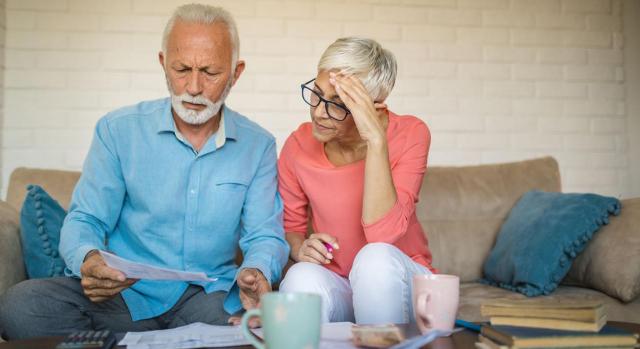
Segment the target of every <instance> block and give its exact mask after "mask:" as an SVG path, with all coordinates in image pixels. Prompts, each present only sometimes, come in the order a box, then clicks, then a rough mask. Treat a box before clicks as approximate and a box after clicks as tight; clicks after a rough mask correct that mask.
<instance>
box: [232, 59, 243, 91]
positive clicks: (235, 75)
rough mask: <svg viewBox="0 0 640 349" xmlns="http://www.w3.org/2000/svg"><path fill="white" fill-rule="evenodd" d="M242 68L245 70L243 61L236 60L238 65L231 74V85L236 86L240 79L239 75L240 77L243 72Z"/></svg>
mask: <svg viewBox="0 0 640 349" xmlns="http://www.w3.org/2000/svg"><path fill="white" fill-rule="evenodd" d="M244 68H245V63H244V61H243V60H238V63H236V69H235V70H234V72H233V85H235V84H236V82H237V81H238V79H239V78H240V75H242V72H243V71H244ZM233 85H232V86H233Z"/></svg>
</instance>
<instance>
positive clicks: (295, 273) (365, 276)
mask: <svg viewBox="0 0 640 349" xmlns="http://www.w3.org/2000/svg"><path fill="white" fill-rule="evenodd" d="M430 273H431V271H429V269H427V268H426V267H424V266H422V265H420V264H418V263H416V262H414V261H413V260H411V258H409V257H408V256H407V255H406V254H404V252H402V251H400V250H399V249H398V248H397V247H395V246H393V245H390V244H386V243H380V242H378V243H371V244H367V245H365V246H364V247H363V248H362V249H361V250H360V252H358V254H357V255H356V258H355V260H354V262H353V266H352V268H351V272H350V273H349V278H348V279H347V278H344V277H342V276H340V275H338V274H336V273H334V272H333V271H331V270H329V269H327V268H325V267H323V266H322V265H318V264H314V263H308V262H300V263H296V264H294V265H293V266H292V267H291V268H290V269H289V271H288V272H287V274H286V275H285V277H284V280H282V283H280V291H281V292H307V293H315V294H319V295H320V296H321V297H322V322H338V321H351V322H354V321H355V322H356V323H358V324H386V323H409V322H414V321H415V320H414V319H413V304H412V301H411V283H412V279H413V276H414V275H419V274H430Z"/></svg>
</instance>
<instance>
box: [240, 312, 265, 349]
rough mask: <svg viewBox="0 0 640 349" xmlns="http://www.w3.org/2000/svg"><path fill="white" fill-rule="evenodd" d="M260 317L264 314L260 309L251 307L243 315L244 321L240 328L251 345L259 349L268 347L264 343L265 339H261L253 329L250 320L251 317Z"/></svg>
mask: <svg viewBox="0 0 640 349" xmlns="http://www.w3.org/2000/svg"><path fill="white" fill-rule="evenodd" d="M254 317H257V318H260V317H262V314H261V313H260V309H258V308H255V309H250V310H248V311H247V312H246V313H244V315H242V322H241V323H240V328H241V329H242V334H243V335H244V338H246V339H247V340H248V341H249V343H251V345H253V346H254V347H256V348H258V349H266V348H265V345H264V340H262V339H260V337H258V336H256V335H255V334H254V333H253V332H251V329H250V328H249V320H250V319H251V318H254Z"/></svg>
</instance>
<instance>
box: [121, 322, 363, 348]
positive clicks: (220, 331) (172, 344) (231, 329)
mask: <svg viewBox="0 0 640 349" xmlns="http://www.w3.org/2000/svg"><path fill="white" fill-rule="evenodd" d="M351 325H353V324H352V323H350V322H338V323H330V324H322V331H321V333H322V335H321V337H322V338H321V340H320V349H356V347H355V346H353V344H351ZM252 331H253V333H255V334H256V335H257V336H258V337H261V338H262V337H263V331H262V329H261V328H258V329H253V330H252ZM118 345H123V346H126V347H127V348H128V349H156V348H178V349H189V348H202V347H209V348H217V347H232V346H240V345H249V341H247V340H246V339H245V338H244V336H243V335H242V329H241V328H240V326H213V325H207V324H204V323H201V322H196V323H193V324H190V325H186V326H182V327H177V328H172V329H168V330H159V331H145V332H128V333H127V334H126V335H125V336H124V338H122V340H121V341H120V342H119V343H118Z"/></svg>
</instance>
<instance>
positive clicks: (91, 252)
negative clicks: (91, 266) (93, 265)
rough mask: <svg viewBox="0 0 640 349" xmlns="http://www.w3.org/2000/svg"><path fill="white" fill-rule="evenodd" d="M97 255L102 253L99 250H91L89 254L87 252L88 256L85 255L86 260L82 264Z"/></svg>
mask: <svg viewBox="0 0 640 349" xmlns="http://www.w3.org/2000/svg"><path fill="white" fill-rule="evenodd" d="M96 253H100V250H98V249H93V250H90V251H89V252H87V254H85V255H84V259H83V260H82V262H83V263H84V262H86V261H87V259H89V257H91V256H93V255H94V254H96Z"/></svg>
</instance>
